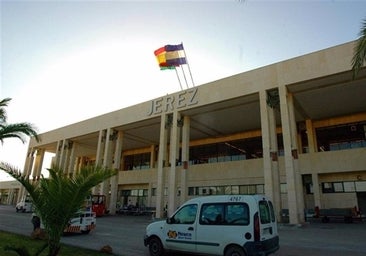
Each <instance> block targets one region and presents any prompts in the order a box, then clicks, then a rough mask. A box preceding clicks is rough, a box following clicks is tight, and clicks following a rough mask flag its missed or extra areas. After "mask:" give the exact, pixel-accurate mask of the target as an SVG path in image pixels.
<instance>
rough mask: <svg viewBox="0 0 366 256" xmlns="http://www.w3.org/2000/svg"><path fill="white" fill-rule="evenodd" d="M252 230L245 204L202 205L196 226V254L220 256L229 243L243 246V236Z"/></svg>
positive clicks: (247, 208) (247, 207)
mask: <svg viewBox="0 0 366 256" xmlns="http://www.w3.org/2000/svg"><path fill="white" fill-rule="evenodd" d="M252 230H253V227H252V226H251V225H250V217H249V206H248V204H247V203H245V202H232V203H206V204H203V205H202V207H201V211H200V216H199V223H198V226H197V252H198V253H206V254H214V255H220V254H221V255H222V254H223V251H224V248H225V247H226V245H227V244H229V243H236V244H241V245H243V244H244V243H245V242H246V241H247V238H245V235H244V234H246V233H248V232H250V233H252ZM248 239H250V238H249V237H248Z"/></svg>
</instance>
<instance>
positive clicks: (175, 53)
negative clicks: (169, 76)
mask: <svg viewBox="0 0 366 256" xmlns="http://www.w3.org/2000/svg"><path fill="white" fill-rule="evenodd" d="M154 54H155V57H156V59H157V61H158V63H159V67H160V69H174V68H175V67H179V66H180V65H183V64H187V60H186V56H185V53H184V48H183V44H177V45H170V44H168V45H165V46H163V47H161V48H159V49H157V50H156V51H154Z"/></svg>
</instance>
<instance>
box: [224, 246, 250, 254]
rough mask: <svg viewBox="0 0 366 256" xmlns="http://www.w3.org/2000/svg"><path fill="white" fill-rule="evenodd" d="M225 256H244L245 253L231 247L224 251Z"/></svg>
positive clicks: (235, 247)
mask: <svg viewBox="0 0 366 256" xmlns="http://www.w3.org/2000/svg"><path fill="white" fill-rule="evenodd" d="M225 256H246V253H245V252H244V250H243V249H242V248H240V247H239V246H237V245H232V246H230V247H229V248H227V250H226V251H225Z"/></svg>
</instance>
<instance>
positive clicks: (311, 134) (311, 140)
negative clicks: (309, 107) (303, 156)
mask: <svg viewBox="0 0 366 256" xmlns="http://www.w3.org/2000/svg"><path fill="white" fill-rule="evenodd" d="M306 134H307V137H308V147H309V153H315V152H317V148H318V145H317V142H316V137H315V136H316V135H315V130H314V127H313V121H312V120H311V119H307V120H306Z"/></svg>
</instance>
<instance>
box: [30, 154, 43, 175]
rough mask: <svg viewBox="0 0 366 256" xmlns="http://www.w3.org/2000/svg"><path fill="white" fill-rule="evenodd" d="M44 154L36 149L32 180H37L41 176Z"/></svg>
mask: <svg viewBox="0 0 366 256" xmlns="http://www.w3.org/2000/svg"><path fill="white" fill-rule="evenodd" d="M44 154H45V150H44V149H37V155H36V162H35V163H34V169H33V175H32V176H33V179H34V180H39V178H40V176H41V172H42V165H43V159H44Z"/></svg>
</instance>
